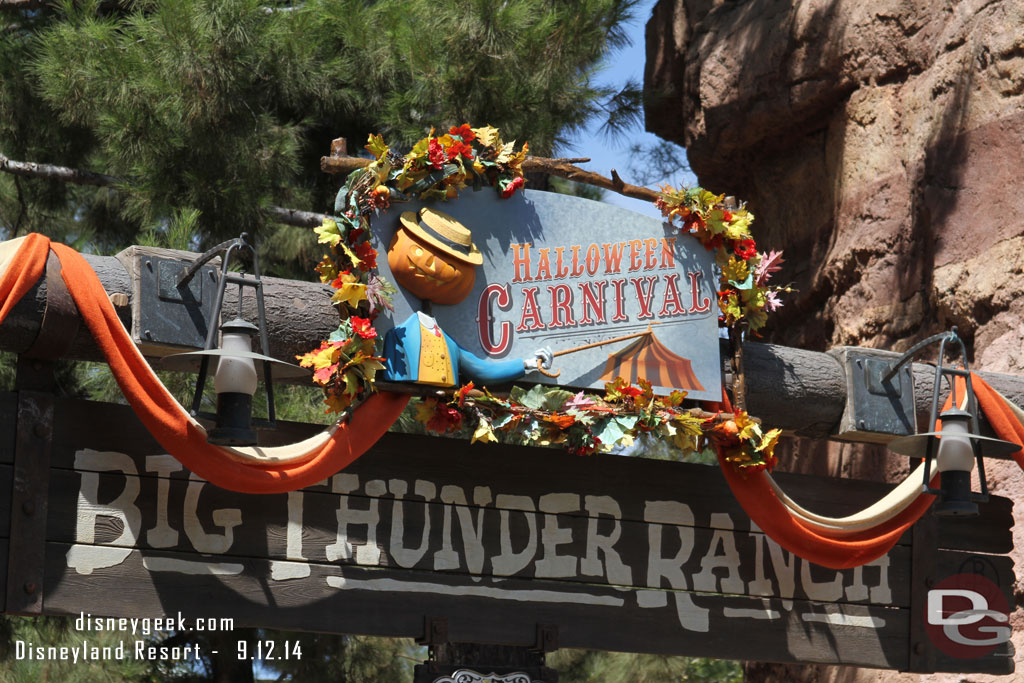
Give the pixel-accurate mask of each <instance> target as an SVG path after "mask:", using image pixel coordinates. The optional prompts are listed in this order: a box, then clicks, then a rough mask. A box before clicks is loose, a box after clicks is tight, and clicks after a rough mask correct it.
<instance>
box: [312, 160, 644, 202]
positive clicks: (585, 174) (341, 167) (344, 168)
mask: <svg viewBox="0 0 1024 683" xmlns="http://www.w3.org/2000/svg"><path fill="white" fill-rule="evenodd" d="M587 161H590V159H586V158H578V159H548V158H546V157H534V156H528V157H526V159H525V160H524V161H523V171H524V172H525V173H546V174H548V175H555V176H560V177H562V178H566V179H568V180H572V181H575V182H577V183H585V184H587V185H594V186H595V187H602V188H604V189H606V190H611V191H612V192H618V193H619V194H621V195H623V196H625V197H633V198H634V199H643V200H645V201H649V202H653V201H654V200H655V199H657V198H658V197H659V196H660V195H659V194H658V192H657V191H655V190H652V189H650V188H647V187H641V186H639V185H630V184H629V183H626V182H623V180H622V178H620V177H619V174H618V173H617V172H615V171H614V170H612V177H611V178H606V177H604V176H603V175H600V174H598V173H594V172H593V171H587V170H585V169H582V168H580V167H579V166H576V165H574V164H576V163H584V162H587ZM369 164H370V159H364V158H362V157H350V156H334V155H332V156H329V157H320V170H321V171H323V172H324V173H346V174H347V173H351V172H352V171H355V170H356V169H359V168H363V167H364V166H367V165H369Z"/></svg>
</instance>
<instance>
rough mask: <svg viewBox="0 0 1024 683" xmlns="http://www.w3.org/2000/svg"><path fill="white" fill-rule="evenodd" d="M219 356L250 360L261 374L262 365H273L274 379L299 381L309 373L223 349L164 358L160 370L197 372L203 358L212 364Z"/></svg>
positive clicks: (259, 355) (257, 355) (255, 355)
mask: <svg viewBox="0 0 1024 683" xmlns="http://www.w3.org/2000/svg"><path fill="white" fill-rule="evenodd" d="M221 356H226V357H228V358H251V359H252V361H253V362H254V363H255V364H256V372H258V373H261V374H262V373H263V364H264V363H273V365H272V366H271V367H272V368H274V379H300V378H303V377H309V373H310V371H309V370H307V369H306V368H303V367H300V366H298V365H295V364H294V363H287V362H285V361H283V360H278V359H277V358H272V357H270V356H264V355H263V354H262V353H256V352H255V351H225V350H224V349H210V350H208V351H189V352H187V353H176V354H174V355H173V356H166V357H165V358H163V359H161V360H160V362H159V367H160V369H161V370H174V371H176V372H192V373H195V372H199V366H200V365H201V364H202V361H203V357H207V358H209V359H210V360H212V361H213V362H214V363H216V362H217V360H219V358H220V357H221ZM212 371H213V372H216V365H214V366H213V370H212Z"/></svg>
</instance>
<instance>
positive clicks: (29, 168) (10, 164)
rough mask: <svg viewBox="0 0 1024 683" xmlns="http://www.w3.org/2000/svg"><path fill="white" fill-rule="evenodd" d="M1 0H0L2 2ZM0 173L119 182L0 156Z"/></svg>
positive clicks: (104, 184)
mask: <svg viewBox="0 0 1024 683" xmlns="http://www.w3.org/2000/svg"><path fill="white" fill-rule="evenodd" d="M2 1H3V0H0V2H2ZM0 171H6V172H7V173H13V174H14V175H20V176H25V177H26V178H43V179H45V180H59V181H61V182H62V183H75V184H76V185H96V186H98V187H108V186H110V185H116V184H117V183H119V182H120V180H119V179H118V178H115V177H114V176H111V175H104V174H103V173H93V172H92V171H82V170H79V169H77V168H68V167H67V166H54V165H52V164H37V163H35V162H32V161H14V160H13V159H8V158H7V157H6V156H4V155H3V154H0Z"/></svg>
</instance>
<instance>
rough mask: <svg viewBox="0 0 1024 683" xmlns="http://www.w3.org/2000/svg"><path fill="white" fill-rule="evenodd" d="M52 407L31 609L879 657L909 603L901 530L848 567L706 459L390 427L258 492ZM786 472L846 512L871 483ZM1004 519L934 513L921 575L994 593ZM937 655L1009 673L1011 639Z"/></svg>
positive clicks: (1006, 562)
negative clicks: (553, 634)
mask: <svg viewBox="0 0 1024 683" xmlns="http://www.w3.org/2000/svg"><path fill="white" fill-rule="evenodd" d="M0 399H2V397H0ZM2 408H3V404H2V401H0V410H2ZM55 414H56V416H57V418H58V419H57V420H56V421H55V425H56V428H55V432H54V435H53V449H52V456H51V466H50V469H49V499H48V515H47V520H46V531H45V534H42V533H41V534H40V538H39V542H40V543H44V542H45V546H46V552H45V568H44V574H45V575H44V577H43V579H42V584H41V585H42V586H43V588H42V595H43V600H42V611H43V613H47V614H72V615H77V614H78V613H80V612H89V613H92V614H97V615H109V616H127V617H133V616H135V617H146V616H149V617H152V616H156V615H160V614H175V613H177V612H179V611H180V612H182V613H183V614H185V615H186V616H194V617H199V616H202V617H211V616H224V617H232V618H233V619H235V623H236V625H239V626H241V625H255V626H261V627H265V628H282V629H300V630H318V631H329V632H338V633H358V634H367V635H389V636H401V637H421V636H422V635H423V634H424V628H425V626H424V624H425V620H427V619H432V618H444V619H446V620H447V623H448V632H449V639H450V640H451V641H452V642H488V643H502V644H508V645H523V646H531V645H533V643H534V642H535V638H536V634H537V627H538V625H539V624H543V625H549V626H552V627H554V628H556V629H557V631H558V642H559V645H560V646H561V647H583V648H597V649H609V650H623V651H635V652H655V653H663V654H679V655H691V656H710V657H721V658H732V659H741V658H751V659H758V660H764V661H790V662H793V661H806V662H822V663H841V664H851V665H863V666H874V667H882V668H894V669H906V668H908V665H909V662H910V660H909V653H910V651H911V650H910V645H911V640H910V639H911V633H912V632H913V628H914V623H915V621H917V622H922V620H923V619H924V616H925V615H924V610H923V606H921V610H920V611H918V610H917V609H916V608H915V603H914V599H915V598H914V591H915V586H917V585H919V582H920V581H922V580H921V579H920V577H918V579H915V578H914V571H915V569H914V562H913V558H914V557H915V553H917V552H918V550H915V547H914V545H913V544H912V543H913V539H912V537H911V534H906V535H905V536H904V538H901V539H900V541H899V542H898V543H897V545H896V546H895V547H894V548H893V549H892V550H891V551H890V552H889V553H888V554H887V555H886V556H884V557H882V558H880V559H879V560H878V561H877V562H874V563H871V564H869V565H866V566H863V567H858V568H854V569H848V570H844V571H835V570H831V569H826V568H824V567H820V566H817V565H813V564H811V563H808V562H806V561H804V560H802V559H800V558H798V557H795V556H793V555H792V554H790V553H788V552H786V551H784V550H782V549H781V548H780V547H779V546H778V545H776V544H775V543H774V542H772V541H771V540H770V539H768V538H767V537H766V536H765V535H764V534H762V533H761V532H760V531H759V530H758V529H757V528H756V527H753V526H752V525H751V524H750V521H749V518H748V517H747V515H746V514H745V513H744V512H743V510H742V509H741V508H740V507H739V505H738V504H737V503H736V501H735V499H734V498H733V497H732V496H731V495H730V493H729V489H728V486H727V485H726V484H725V482H724V481H723V480H722V477H721V475H720V473H719V472H718V471H717V470H716V468H713V467H706V466H700V465H691V464H685V463H677V462H667V461H657V460H643V459H636V458H624V457H621V456H613V455H594V456H590V457H587V458H581V457H577V456H572V455H569V454H567V453H564V452H561V451H558V450H552V449H540V448H524V447H514V446H505V445H491V446H488V447H486V448H482V447H480V446H472V445H470V444H468V443H466V442H465V441H462V440H455V439H440V438H437V437H428V436H412V435H403V434H388V435H386V436H385V437H384V438H383V439H381V441H380V442H378V444H377V445H376V446H375V447H374V448H373V449H372V450H371V451H369V452H368V453H366V454H365V455H364V456H363V457H361V458H360V459H358V460H357V461H355V462H354V463H352V464H351V465H350V466H349V467H348V468H346V469H345V471H343V472H341V473H338V474H336V475H334V476H332V477H331V478H329V479H328V480H326V481H324V482H322V483H320V484H318V485H316V486H312V487H309V488H307V489H304V490H301V491H293V492H291V493H282V494H277V495H265V496H252V495H247V494H242V493H232V492H229V491H225V490H223V489H219V488H218V487H216V486H214V485H212V484H210V483H208V482H205V481H203V480H201V479H198V478H197V477H195V476H194V475H191V474H190V473H189V472H188V471H187V470H185V469H184V468H183V467H182V466H181V464H180V463H179V462H177V461H176V460H175V459H173V458H172V457H170V456H168V455H163V454H161V452H160V450H159V447H158V446H156V445H155V444H154V443H153V442H152V439H151V438H150V437H149V436H148V434H146V433H145V431H144V430H143V429H142V427H141V425H139V424H138V422H137V421H136V420H135V418H134V416H133V415H132V414H131V412H130V409H129V408H128V407H126V406H116V405H108V404H96V403H87V402H81V401H60V402H58V405H57V406H56V410H55ZM310 427H311V428H312V429H309V430H308V431H313V430H315V429H316V428H315V427H314V426H310ZM289 428H290V429H292V428H295V426H294V425H292V426H290V427H289ZM304 433H305V432H302V433H292V434H291V435H290V436H289V440H292V439H294V438H296V437H300V436H302V434H304ZM2 455H3V453H2V451H0V458H2ZM5 468H6V469H5ZM5 472H6V473H7V475H8V476H9V475H10V466H9V465H5V464H3V462H2V460H0V481H2V479H3V477H4V475H5ZM8 480H9V479H8ZM780 482H781V483H782V484H783V485H785V487H786V489H787V490H788V491H790V492H792V494H793V495H794V496H795V497H797V498H798V499H799V500H801V501H802V502H806V503H807V504H808V505H811V506H813V507H814V509H820V510H822V511H823V512H824V513H827V514H840V515H841V514H847V513H848V512H849V511H851V510H856V509H860V508H861V507H863V506H864V505H865V504H867V503H869V502H870V501H872V500H876V499H877V498H878V497H879V496H880V495H881V493H882V492H883V491H885V490H886V488H887V487H885V486H884V485H880V484H872V483H869V482H857V481H845V482H843V483H842V484H836V483H834V482H829V481H828V480H827V479H821V478H815V477H800V476H794V475H788V476H787V475H780ZM840 492H841V495H840ZM1011 521H1012V515H1011V511H1010V505H1009V501H1007V500H1005V499H1000V498H995V497H994V498H993V502H992V503H990V504H989V505H987V506H984V507H983V518H982V519H980V520H978V519H972V520H966V521H964V520H941V521H940V526H939V529H938V539H939V547H938V548H935V546H934V544H932V545H931V546H929V547H928V548H927V550H928V552H929V553H931V556H932V558H933V559H932V560H930V562H931V564H930V566H931V569H930V570H929V571H930V572H931V573H930V574H929V576H934V577H935V578H936V580H942V579H943V578H945V577H947V576H951V575H955V574H958V573H962V572H964V571H965V567H974V566H975V565H978V564H980V565H983V567H984V568H985V576H986V577H988V578H991V580H992V581H993V582H994V583H996V584H997V585H998V586H999V587H1000V588H1001V589H1002V590H1003V591H1004V592H1005V593H1006V594H1007V595H1009V593H1010V591H1011V589H1012V586H1013V583H1014V578H1013V564H1012V561H1011V560H1010V559H1009V558H1007V557H1000V556H998V555H995V554H993V553H1003V552H1006V550H1007V549H1008V548H1009V547H1011V546H1012V541H1011V536H1010V532H1009V526H1010V522H1011ZM978 522H981V523H980V524H978ZM42 536H45V541H44V540H43V538H42ZM4 542H5V539H0V550H3V548H4V545H3V544H4ZM965 551H967V552H965ZM12 557H13V555H12ZM40 557H41V558H42V557H43V556H40ZM972 571H976V570H973V569H972ZM920 585H922V586H923V585H924V584H923V583H920ZM15 587H16V588H17V589H18V590H21V584H20V583H19V584H17V585H16V586H15ZM922 623H923V622H922ZM1007 666H1010V669H1007ZM936 667H937V668H938V670H951V671H963V670H964V669H965V668H966V669H967V670H972V671H990V672H1003V673H1005V672H1006V671H1008V670H1012V660H1009V659H1007V658H1006V657H1002V658H1000V657H999V656H997V654H993V655H992V656H986V657H983V658H979V659H977V660H976V661H970V662H960V661H952V660H947V659H943V658H942V657H941V656H940V657H939V659H938V660H937V662H936Z"/></svg>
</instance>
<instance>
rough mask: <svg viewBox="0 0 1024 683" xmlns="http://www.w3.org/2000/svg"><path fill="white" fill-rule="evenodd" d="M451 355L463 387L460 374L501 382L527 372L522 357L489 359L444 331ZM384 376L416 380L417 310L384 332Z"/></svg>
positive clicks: (417, 347)
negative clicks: (466, 347)
mask: <svg viewBox="0 0 1024 683" xmlns="http://www.w3.org/2000/svg"><path fill="white" fill-rule="evenodd" d="M441 334H442V335H444V341H445V343H446V344H447V346H448V357H449V358H451V361H452V373H453V375H454V377H453V380H454V385H455V386H459V373H460V372H462V373H463V374H464V375H466V376H468V377H469V379H472V380H475V381H477V382H480V383H500V382H509V381H511V380H514V379H518V378H519V377H522V376H523V375H525V374H526V370H525V369H524V368H523V360H522V359H521V358H512V359H506V360H485V359H483V358H479V357H478V356H474V355H473V354H472V353H470V352H469V351H466V350H465V349H463V348H462V347H460V346H459V345H458V344H457V343H455V340H454V339H452V338H451V337H449V336H448V334H447V333H445V331H444V330H441ZM384 359H385V362H384V366H385V367H384V379H385V380H388V381H391V382H415V381H417V380H418V378H419V370H420V320H419V315H417V314H416V313H413V314H412V315H411V316H409V317H408V318H406V320H405V322H403V323H402V324H401V325H397V326H395V327H394V328H392V329H391V330H389V331H388V333H387V334H386V335H384Z"/></svg>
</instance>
